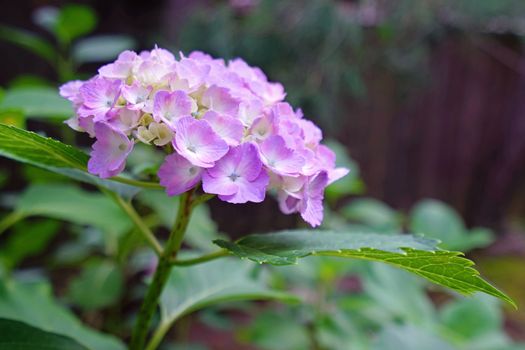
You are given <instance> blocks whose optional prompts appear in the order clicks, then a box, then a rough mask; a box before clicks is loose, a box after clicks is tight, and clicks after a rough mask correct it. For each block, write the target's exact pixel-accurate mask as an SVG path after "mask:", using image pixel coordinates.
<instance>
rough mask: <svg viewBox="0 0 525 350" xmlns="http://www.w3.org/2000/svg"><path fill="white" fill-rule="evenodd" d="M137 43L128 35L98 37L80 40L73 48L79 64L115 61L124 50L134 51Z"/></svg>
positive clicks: (75, 58)
mask: <svg viewBox="0 0 525 350" xmlns="http://www.w3.org/2000/svg"><path fill="white" fill-rule="evenodd" d="M136 46H137V42H136V41H135V40H134V39H133V38H132V37H130V36H127V35H97V36H92V37H89V38H86V39H82V40H79V41H78V42H77V43H76V44H75V46H74V47H73V59H74V60H75V62H77V63H86V62H106V61H111V60H114V59H115V58H116V57H117V56H118V54H119V53H121V52H122V51H124V50H133V49H135V47H136Z"/></svg>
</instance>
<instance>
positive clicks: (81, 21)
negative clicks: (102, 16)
mask: <svg viewBox="0 0 525 350" xmlns="http://www.w3.org/2000/svg"><path fill="white" fill-rule="evenodd" d="M96 24H97V17H96V14H95V12H94V11H93V10H92V9H91V8H90V7H88V6H86V5H79V4H68V5H65V6H64V7H62V8H61V9H60V13H59V14H58V18H57V20H56V24H55V28H54V31H55V34H56V36H57V38H58V39H59V40H60V41H61V42H63V43H66V44H67V43H69V42H71V41H72V40H73V39H76V38H77V37H79V36H82V35H85V34H88V33H90V32H91V31H92V30H93V29H94V28H95V26H96Z"/></svg>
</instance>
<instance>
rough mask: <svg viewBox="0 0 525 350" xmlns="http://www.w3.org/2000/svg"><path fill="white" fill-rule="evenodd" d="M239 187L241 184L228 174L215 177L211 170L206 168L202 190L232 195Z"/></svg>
mask: <svg viewBox="0 0 525 350" xmlns="http://www.w3.org/2000/svg"><path fill="white" fill-rule="evenodd" d="M238 189H239V186H238V185H237V184H236V183H235V182H233V181H231V179H229V178H228V177H227V176H219V177H213V176H211V175H210V172H209V170H206V171H205V172H204V173H203V175H202V190H203V191H204V192H206V193H212V194H219V195H232V194H235V193H236V192H237V191H238Z"/></svg>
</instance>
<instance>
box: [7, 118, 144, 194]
mask: <svg viewBox="0 0 525 350" xmlns="http://www.w3.org/2000/svg"><path fill="white" fill-rule="evenodd" d="M0 156H4V157H7V158H10V159H14V160H17V161H19V162H22V163H28V164H32V165H34V166H37V167H40V168H44V169H46V170H49V171H52V172H56V173H59V174H62V175H65V176H68V177H71V178H73V179H75V180H78V181H82V182H87V183H90V184H94V185H96V186H103V187H105V188H107V189H109V190H111V191H114V192H117V193H119V194H120V195H122V196H124V197H127V198H130V197H133V196H134V195H135V194H137V193H138V192H139V190H140V189H139V188H138V187H135V186H130V185H126V184H122V183H117V182H114V181H111V180H105V179H101V178H99V177H96V176H93V175H91V174H89V173H88V172H87V161H88V155H87V154H85V153H84V152H82V151H80V150H78V149H76V148H74V147H72V146H69V145H66V144H64V143H62V142H60V141H57V140H54V139H52V138H49V137H43V136H40V135H38V134H36V133H34V132H31V131H27V130H23V129H19V128H16V127H13V126H9V125H4V124H0Z"/></svg>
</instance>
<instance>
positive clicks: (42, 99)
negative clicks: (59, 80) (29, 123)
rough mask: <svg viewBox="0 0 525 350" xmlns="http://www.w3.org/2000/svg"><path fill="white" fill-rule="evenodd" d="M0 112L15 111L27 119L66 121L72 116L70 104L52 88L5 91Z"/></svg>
mask: <svg viewBox="0 0 525 350" xmlns="http://www.w3.org/2000/svg"><path fill="white" fill-rule="evenodd" d="M0 109H2V110H17V111H20V112H22V113H23V114H24V115H25V116H26V117H29V118H59V119H66V118H69V117H71V116H72V115H73V108H72V107H71V103H70V102H69V101H67V100H66V99H64V98H62V97H60V95H59V94H58V91H57V89H55V88H52V87H45V86H40V87H18V88H14V89H9V90H7V91H6V93H5V95H4V98H3V100H2V101H1V102H0Z"/></svg>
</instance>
